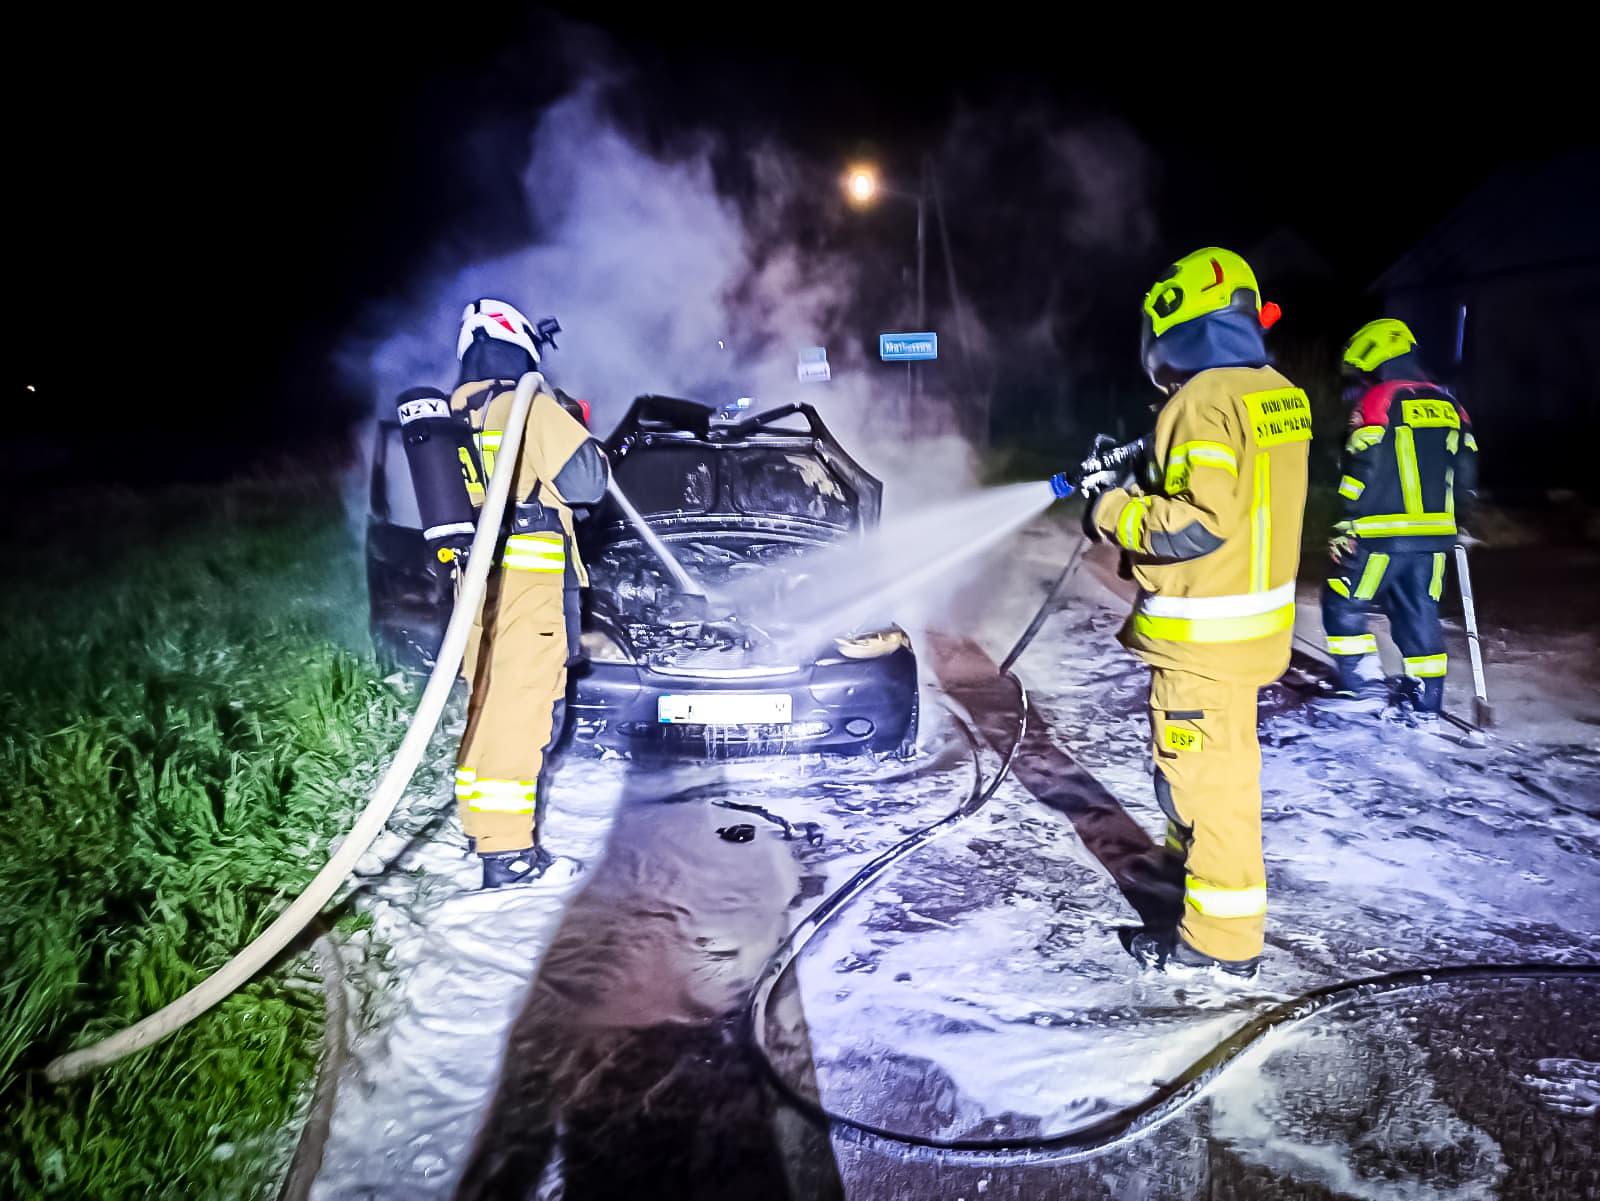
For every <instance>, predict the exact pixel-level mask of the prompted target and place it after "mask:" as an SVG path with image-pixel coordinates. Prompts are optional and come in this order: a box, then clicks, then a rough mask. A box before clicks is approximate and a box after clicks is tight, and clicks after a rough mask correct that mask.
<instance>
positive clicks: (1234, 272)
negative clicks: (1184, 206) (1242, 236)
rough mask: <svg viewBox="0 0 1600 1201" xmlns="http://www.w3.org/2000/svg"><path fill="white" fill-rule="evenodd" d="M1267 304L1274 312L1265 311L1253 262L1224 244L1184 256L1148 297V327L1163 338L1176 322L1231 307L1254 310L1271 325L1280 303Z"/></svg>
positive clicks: (1168, 270)
mask: <svg viewBox="0 0 1600 1201" xmlns="http://www.w3.org/2000/svg"><path fill="white" fill-rule="evenodd" d="M1240 293H1244V295H1242V296H1241V295H1240ZM1267 307H1268V309H1269V310H1270V311H1269V312H1268V313H1265V314H1264V313H1263V312H1262V304H1261V289H1260V287H1258V286H1257V284H1256V273H1255V272H1254V271H1252V270H1250V264H1249V263H1247V262H1245V261H1244V260H1243V259H1242V258H1240V257H1239V256H1238V255H1236V254H1234V253H1233V251H1231V250H1224V249H1222V247H1220V246H1206V247H1202V248H1201V249H1199V250H1197V251H1195V252H1194V253H1193V254H1186V255H1184V256H1183V257H1182V258H1181V259H1179V260H1178V261H1177V262H1176V263H1173V264H1172V266H1171V267H1169V268H1167V273H1166V276H1165V277H1164V278H1162V279H1161V280H1159V281H1158V282H1157V283H1156V285H1155V286H1154V287H1153V288H1151V289H1150V291H1148V292H1147V293H1145V297H1144V316H1145V321H1146V328H1147V330H1148V333H1149V336H1150V337H1152V338H1159V337H1161V335H1162V334H1164V333H1166V332H1167V331H1168V330H1169V329H1171V328H1172V327H1173V326H1175V325H1182V324H1183V323H1184V322H1186V321H1193V320H1194V319H1195V318H1196V317H1204V316H1205V315H1206V314H1207V313H1215V312H1218V311H1219V310H1221V309H1227V308H1237V309H1244V310H1246V311H1250V312H1254V313H1255V314H1256V315H1257V316H1258V317H1263V318H1264V320H1263V322H1262V324H1264V325H1271V324H1272V322H1273V321H1275V320H1276V319H1277V305H1269V306H1267Z"/></svg>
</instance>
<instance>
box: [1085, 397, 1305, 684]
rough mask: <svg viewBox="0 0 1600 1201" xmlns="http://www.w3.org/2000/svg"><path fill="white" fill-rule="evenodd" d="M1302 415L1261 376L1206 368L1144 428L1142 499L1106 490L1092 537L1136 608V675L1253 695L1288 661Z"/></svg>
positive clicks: (1299, 406) (1126, 637)
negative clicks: (1185, 679) (1127, 569)
mask: <svg viewBox="0 0 1600 1201" xmlns="http://www.w3.org/2000/svg"><path fill="white" fill-rule="evenodd" d="M1310 439H1311V407H1310V403H1309V402H1308V400H1307V399H1306V395H1305V393H1304V392H1302V391H1301V390H1300V389H1299V388H1296V387H1295V386H1294V385H1293V384H1291V383H1290V382H1289V381H1288V380H1287V379H1285V378H1284V377H1283V376H1282V375H1280V374H1279V373H1278V372H1277V371H1276V370H1274V369H1273V368H1271V367H1218V368H1213V369H1212V370H1209V371H1202V372H1201V373H1200V374H1198V375H1196V376H1194V377H1193V378H1192V379H1191V380H1189V382H1188V383H1186V384H1185V385H1184V386H1183V387H1182V388H1180V389H1179V390H1178V391H1177V393H1176V394H1174V395H1173V397H1172V399H1171V400H1169V401H1168V402H1167V404H1166V405H1165V406H1164V407H1163V408H1162V410H1161V415H1160V416H1159V417H1158V418H1157V420H1156V431H1155V438H1154V443H1153V448H1152V449H1153V455H1154V462H1153V466H1154V470H1153V471H1151V472H1150V476H1151V478H1152V479H1156V480H1160V481H1161V486H1160V488H1159V490H1156V491H1153V492H1152V493H1151V494H1149V495H1139V494H1137V493H1129V492H1125V491H1122V490H1121V489H1113V490H1111V491H1110V492H1107V493H1105V494H1104V495H1103V496H1102V497H1101V498H1100V500H1099V501H1098V503H1097V505H1096V508H1095V524H1096V525H1097V526H1098V527H1099V528H1100V529H1101V530H1102V532H1103V533H1104V534H1105V535H1106V536H1107V537H1108V538H1110V539H1112V540H1114V541H1115V542H1116V543H1117V544H1118V545H1119V546H1120V547H1122V549H1123V550H1124V551H1125V552H1127V554H1128V557H1129V561H1130V563H1131V565H1132V568H1133V576H1134V579H1135V580H1136V581H1137V583H1138V584H1139V588H1140V593H1139V599H1138V601H1137V602H1136V604H1135V606H1134V610H1133V612H1132V614H1130V615H1129V618H1128V621H1127V623H1126V624H1125V625H1124V626H1123V629H1122V633H1121V640H1122V643H1123V645H1125V646H1127V647H1128V648H1129V649H1130V650H1132V651H1134V652H1135V653H1136V654H1138V655H1139V656H1140V657H1141V658H1143V659H1145V660H1146V661H1147V662H1150V663H1153V664H1156V665H1158V666H1163V667H1170V668H1174V669H1177V670H1183V671H1193V672H1196V673H1198V674H1201V675H1208V676H1211V677H1213V678H1216V679H1224V680H1236V681H1239V682H1241V683H1265V682H1267V681H1269V680H1272V679H1275V678H1277V676H1278V675H1279V674H1280V673H1281V672H1282V671H1283V668H1284V666H1285V665H1286V664H1287V663H1288V660H1289V643H1290V638H1291V637H1292V634H1293V627H1294V578H1295V572H1296V571H1297V569H1298V568H1299V564H1300V525H1301V520H1302V518H1303V515H1304V510H1305V498H1306V466H1307V459H1308V451H1309V444H1310Z"/></svg>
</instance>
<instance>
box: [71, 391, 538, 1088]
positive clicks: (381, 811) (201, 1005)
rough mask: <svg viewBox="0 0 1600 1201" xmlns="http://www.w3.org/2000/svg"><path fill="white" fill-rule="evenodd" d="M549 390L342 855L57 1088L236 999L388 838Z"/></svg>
mask: <svg viewBox="0 0 1600 1201" xmlns="http://www.w3.org/2000/svg"><path fill="white" fill-rule="evenodd" d="M543 387H544V377H543V376H542V375H540V374H539V373H538V372H536V371H530V372H528V374H526V375H524V376H523V377H522V378H521V379H520V380H519V381H518V382H517V391H516V395H515V396H514V398H513V400H512V405H511V416H510V417H509V418H508V419H507V421H506V429H505V435H504V440H503V442H502V443H501V447H500V451H499V454H498V456H497V458H496V461H495V469H494V472H493V474H492V475H491V476H490V477H489V491H488V494H487V495H486V496H485V497H484V502H483V508H482V510H481V511H480V514H479V517H478V529H477V532H476V533H475V534H474V535H473V538H472V549H471V550H470V552H469V553H468V556H467V573H466V578H465V579H464V580H463V582H462V585H461V593H460V595H459V596H458V597H457V600H456V606H455V609H454V611H453V612H452V613H451V614H450V623H449V625H448V626H447V627H446V628H445V633H444V642H443V644H442V645H441V646H440V648H439V655H438V658H437V660H436V661H435V663H434V666H433V674H432V675H430V676H429V677H428V684H427V687H426V688H424V689H423V692H422V700H421V701H420V702H419V703H418V705H417V711H416V713H415V714H413V715H412V718H411V725H410V727H409V728H408V729H407V730H406V736H405V738H404V740H402V742H401V743H400V749H399V750H398V751H397V752H396V753H395V757H394V760H393V761H392V762H391V763H390V764H389V770H388V771H387V772H386V773H384V777H383V779H382V780H381V781H380V782H379V784H378V787H377V788H376V789H375V790H374V791H373V794H372V799H371V800H369V801H368V802H367V807H366V808H365V809H363V810H362V811H361V816H360V817H358V818H357V819H356V823H355V825H354V826H352V827H351V829H350V833H349V834H348V835H347V836H346V838H345V840H344V842H343V843H342V844H341V845H340V847H339V849H338V851H337V852H335V853H334V855H333V856H332V857H331V858H330V859H329V860H328V862H327V864H326V865H325V866H324V867H323V869H322V870H321V871H320V872H318V873H317V875H316V878H315V879H313V880H312V881H311V883H310V884H308V885H307V886H306V888H305V891H304V892H302V893H301V894H300V895H299V896H298V897H296V898H295V899H294V901H293V903H291V904H290V906H289V908H288V909H286V910H284V911H283V913H282V915H280V916H279V918H278V920H277V921H275V922H273V923H272V925H270V926H268V927H267V928H266V929H265V930H263V931H262V932H261V934H260V936H259V937H257V938H256V940H255V941H254V942H252V943H251V944H250V945H249V946H247V947H245V948H244V950H242V951H240V952H239V953H238V954H237V955H235V956H234V957H233V958H232V959H230V960H229V961H228V962H227V963H225V964H224V965H223V966H222V967H221V968H220V969H219V970H218V971H217V972H216V973H215V974H213V975H212V976H210V977H208V978H207V979H205V980H203V981H201V982H200V983H199V984H198V985H196V986H195V987H194V988H192V989H190V990H189V991H188V992H186V993H185V994H184V995H183V996H181V997H179V998H178V999H177V1000H176V1001H173V1002H172V1003H171V1004H169V1005H166V1006H163V1007H162V1008H161V1009H158V1010H157V1011H156V1012H155V1013H153V1014H151V1015H150V1016H149V1017H147V1018H144V1019H143V1020H141V1021H138V1022H135V1023H134V1024H133V1025H132V1026H129V1027H128V1028H127V1029H126V1030H122V1031H120V1032H118V1033H116V1034H113V1035H111V1036H110V1037H108V1038H105V1039H102V1040H101V1041H100V1042H97V1043H93V1044H91V1045H90V1046H87V1047H82V1048H80V1049H79V1050H76V1051H72V1052H69V1053H68V1054H66V1055H62V1056H60V1057H59V1058H57V1059H54V1060H52V1061H51V1062H50V1063H49V1064H47V1065H46V1066H45V1069H44V1074H45V1078H46V1079H48V1080H51V1081H54V1082H57V1083H59V1082H61V1081H64V1080H71V1079H73V1078H75V1077H77V1076H81V1075H83V1074H84V1073H86V1072H90V1071H93V1070H94V1069H96V1068H100V1067H104V1066H105V1065H106V1064H108V1063H112V1062H115V1061H116V1060H118V1059H121V1058H122V1057H123V1056H124V1055H131V1054H132V1053H133V1052H135V1051H138V1050H141V1049H143V1048H145V1047H148V1046H150V1045H151V1044H153V1043H156V1042H159V1041H160V1040H161V1039H163V1038H165V1037H166V1036H167V1035H169V1034H171V1033H172V1032H173V1031H175V1030H178V1029H180V1028H181V1027H183V1026H186V1025H188V1024H189V1023H190V1022H191V1021H193V1020H194V1019H195V1018H197V1017H199V1016H200V1015H201V1014H202V1013H204V1012H205V1011H206V1010H208V1009H210V1008H211V1007H212V1006H213V1005H216V1004H217V1003H218V1002H219V1001H222V1000H223V999H224V998H226V997H227V996H229V994H231V993H232V992H233V991H234V990H235V989H236V988H238V987H239V986H240V985H242V984H244V983H246V982H247V981H248V980H249V979H250V978H251V977H252V976H254V975H255V974H256V973H257V972H259V971H260V970H261V969H262V968H263V967H265V966H266V965H267V964H268V963H269V962H271V961H272V959H273V958H274V957H275V956H276V955H277V954H278V953H279V952H280V951H282V950H283V949H284V947H286V946H287V945H288V944H289V942H290V940H292V939H293V938H294V937H295V935H297V934H299V933H300V931H301V930H302V929H303V928H304V927H305V925H306V924H307V923H308V922H310V921H311V919H312V918H314V917H315V916H316V915H317V913H318V912H319V911H320V910H321V909H322V907H323V906H324V905H326V904H327V903H328V901H329V900H330V899H331V898H332V896H333V894H334V893H335V892H337V891H338V889H339V886H340V885H341V884H342V883H344V881H345V879H346V877H348V876H349V874H350V872H351V870H352V869H353V868H354V867H355V865H356V861H357V860H359V859H360V858H361V856H362V855H364V854H365V853H366V851H367V848H368V847H370V846H371V845H372V843H373V841H374V840H375V839H376V838H377V837H378V835H379V834H380V833H382V831H383V827H384V825H385V824H386V823H387V822H388V820H389V816H390V814H392V813H393V812H394V808H395V806H396V805H397V804H399V802H400V797H401V796H402V795H403V794H404V792H405V789H406V785H408V784H409V783H410V782H411V777H412V775H413V774H414V773H415V772H416V770H417V765H418V764H419V763H420V762H421V760H422V752H423V751H424V750H425V749H426V747H427V745H428V740H429V739H430V738H432V737H433V731H434V727H435V726H437V725H438V724H439V717H440V715H441V714H442V713H443V711H444V704H445V701H446V700H448V699H449V696H450V691H451V689H452V688H453V687H454V686H455V682H456V675H457V672H458V669H459V668H460V666H461V659H462V656H463V655H464V654H465V653H466V649H467V633H468V631H469V629H470V627H471V623H472V617H473V614H475V613H476V612H477V610H478V603H479V601H480V600H482V598H483V591H484V587H485V585H486V584H487V582H488V578H489V566H490V563H491V561H492V560H493V559H494V548H495V542H496V541H497V539H498V538H499V535H500V517H501V514H502V513H504V511H505V506H506V498H507V497H508V496H509V495H510V492H511V478H512V476H514V475H515V474H516V469H517V451H518V449H519V447H520V445H521V442H522V432H523V426H524V424H525V423H526V421H527V416H528V409H529V408H530V407H531V406H532V404H533V398H534V396H535V395H536V394H537V393H538V392H539V390H540V389H541V388H543Z"/></svg>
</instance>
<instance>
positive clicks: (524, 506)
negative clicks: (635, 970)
mask: <svg viewBox="0 0 1600 1201" xmlns="http://www.w3.org/2000/svg"><path fill="white" fill-rule="evenodd" d="M545 341H547V337H546V336H545V335H543V334H542V333H541V331H540V329H539V327H537V326H535V325H534V324H533V323H532V322H530V321H529V320H528V319H527V318H526V317H524V316H523V315H522V314H521V313H520V312H518V311H517V310H516V309H515V308H514V307H513V306H511V305H509V304H507V303H505V302H504V301H501V300H494V299H489V298H483V299H479V300H474V301H473V302H472V303H471V304H469V305H467V307H466V309H465V310H464V311H463V312H462V314H461V332H460V337H459V338H458V340H457V343H456V357H457V358H458V359H459V360H460V361H461V371H460V375H459V382H458V384H457V387H456V390H455V392H454V393H453V394H452V395H451V396H450V398H449V405H450V410H451V412H452V413H454V414H456V415H457V416H458V417H464V418H465V419H466V420H467V422H469V423H470V426H471V430H472V439H473V441H474V443H475V447H476V450H477V452H478V455H477V459H478V463H481V469H480V468H479V466H478V463H473V462H472V461H471V458H472V457H471V456H465V455H464V456H463V457H462V464H463V479H464V483H465V484H466V486H467V490H468V492H469V494H470V495H471V497H472V501H473V503H474V504H475V505H480V504H481V503H482V500H483V485H484V481H485V479H486V478H487V476H488V474H489V473H492V472H493V470H494V460H495V455H496V453H497V452H498V450H499V448H500V443H501V439H502V438H503V437H504V435H505V432H506V431H505V422H506V419H507V417H508V416H509V415H510V412H511V404H512V396H513V394H514V392H515V391H516V385H517V380H518V379H519V378H520V377H521V376H522V375H523V374H525V373H526V372H529V371H532V370H534V369H535V368H536V367H537V366H538V364H539V346H540V344H541V343H542V342H545ZM480 470H481V472H482V474H481V475H480V474H479V471H480ZM608 478H609V476H608V468H607V465H606V460H605V455H604V454H603V453H602V451H601V450H600V446H599V443H597V442H596V441H595V440H594V439H593V438H591V437H590V436H589V431H588V430H587V429H586V428H585V427H584V425H583V424H582V423H581V422H580V421H579V420H578V419H577V418H575V417H574V416H573V415H572V412H571V411H570V410H569V409H568V407H567V406H566V405H564V404H563V403H562V399H561V398H559V397H558V396H557V395H556V394H555V393H554V392H549V391H541V392H540V393H539V394H538V395H537V396H535V398H534V401H533V405H532V407H531V408H530V409H529V411H528V418H527V425H526V428H525V430H524V433H523V438H522V445H521V447H520V449H519V451H518V462H517V473H516V476H515V477H514V480H513V482H512V490H511V498H512V502H513V503H512V507H511V509H510V512H509V513H508V519H507V521H506V525H505V529H504V531H503V533H502V540H501V543H500V547H499V551H498V563H497V566H496V569H495V570H494V571H493V572H492V573H491V574H490V577H489V584H488V589H487V591H486V593H485V595H484V600H483V605H482V608H481V609H480V610H479V612H478V615H477V618H476V620H475V621H474V623H473V627H472V631H471V634H470V636H469V639H468V642H467V652H466V660H465V667H464V671H465V674H466V676H467V680H468V681H469V683H470V684H471V686H472V696H471V701H470V702H469V706H468V713H467V728H466V732H465V734H464V735H463V736H462V739H461V747H460V750H459V752H458V754H457V757H456V801H457V804H458V805H459V808H460V813H461V823H462V825H463V827H464V828H465V830H466V833H467V837H468V838H469V839H470V840H471V842H472V845H473V848H474V850H476V852H477V853H478V855H479V857H480V858H481V859H482V861H483V886H484V887H485V888H498V887H500V886H502V885H505V884H515V883H521V882H524V881H527V880H532V879H537V878H538V877H540V876H541V875H543V874H544V872H545V870H546V869H547V868H548V867H549V866H550V865H551V863H552V856H551V855H550V854H549V853H548V852H547V851H546V850H544V849H543V848H542V847H541V846H540V845H539V838H540V834H541V832H542V831H541V829H540V826H541V824H542V822H541V818H542V814H543V812H544V803H545V799H546V797H545V789H546V785H547V781H546V779H545V777H546V776H547V775H548V771H547V768H548V755H549V752H550V750H551V748H552V747H553V746H554V745H555V742H556V739H557V738H559V737H560V734H561V727H562V724H563V717H564V714H565V697H566V686H567V667H568V664H569V661H571V660H573V659H575V658H576V656H577V646H578V588H579V587H580V586H582V585H586V584H587V583H588V575H587V572H586V571H585V569H584V566H583V563H582V562H581V561H580V560H579V558H578V552H577V546H576V544H575V542H574V537H573V507H574V506H583V505H593V504H597V503H599V501H600V500H601V499H603V497H604V495H605V489H606V483H607V480H608ZM450 553H451V551H450V549H449V548H444V549H442V550H441V554H442V555H445V556H448V555H449V554H450ZM566 862H568V863H570V861H566Z"/></svg>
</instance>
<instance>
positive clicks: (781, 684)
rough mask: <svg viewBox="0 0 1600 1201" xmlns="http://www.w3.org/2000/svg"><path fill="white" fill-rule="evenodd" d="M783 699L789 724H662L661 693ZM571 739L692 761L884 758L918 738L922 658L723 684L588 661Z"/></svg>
mask: <svg viewBox="0 0 1600 1201" xmlns="http://www.w3.org/2000/svg"><path fill="white" fill-rule="evenodd" d="M693 692H712V693H722V694H740V693H746V694H760V695H771V694H774V693H782V694H784V695H786V696H788V697H789V698H790V708H791V713H790V720H789V721H788V722H787V723H770V722H769V723H757V724H749V725H717V726H710V725H697V724H679V723H669V722H663V721H662V720H661V718H660V700H661V698H662V697H663V696H666V695H669V694H674V695H682V694H684V693H693ZM572 706H573V713H572V716H573V719H574V725H573V728H574V737H576V738H578V739H580V740H582V741H588V742H592V743H595V744H597V745H599V746H602V747H608V748H611V749H613V750H625V751H652V750H653V751H658V752H661V753H666V754H685V755H695V756H707V755H711V756H718V755H767V754H782V753H785V752H792V751H827V752H833V753H850V752H856V751H875V752H885V751H894V750H897V749H899V748H900V747H901V746H902V744H903V743H904V742H906V741H907V740H908V738H910V737H915V734H916V726H915V724H914V723H915V721H916V713H917V657H916V655H915V654H914V653H913V652H912V651H911V650H910V648H908V647H901V648H900V649H898V650H896V651H894V652H892V653H890V654H887V655H882V656H879V657H878V658H874V659H830V660H827V661H824V662H821V663H816V664H813V665H811V666H808V667H804V668H801V669H800V670H799V671H793V672H786V673H782V674H775V675H770V676H757V677H740V678H737V679H721V678H712V677H705V676H682V675H663V674H661V673H658V672H654V671H651V670H650V669H649V668H647V667H641V666H638V665H635V664H631V663H612V662H599V663H589V664H586V665H585V666H584V667H581V668H578V669H577V670H576V671H575V673H574V689H573V702H572Z"/></svg>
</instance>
